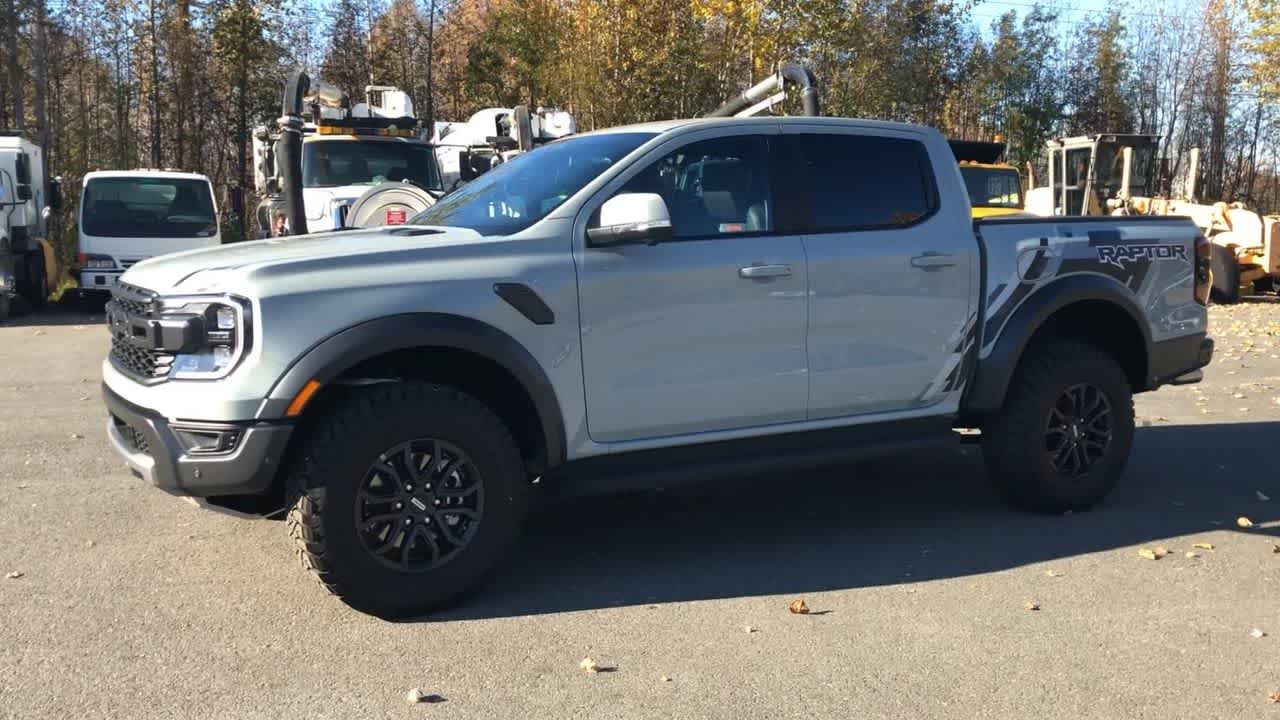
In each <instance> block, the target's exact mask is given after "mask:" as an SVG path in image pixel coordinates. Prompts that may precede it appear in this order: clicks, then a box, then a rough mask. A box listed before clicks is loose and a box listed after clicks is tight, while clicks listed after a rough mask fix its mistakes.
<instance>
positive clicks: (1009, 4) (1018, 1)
mask: <svg viewBox="0 0 1280 720" xmlns="http://www.w3.org/2000/svg"><path fill="white" fill-rule="evenodd" d="M1156 2H1160V3H1163V4H1164V5H1166V6H1182V7H1186V8H1188V9H1187V13H1188V14H1191V15H1195V14H1198V11H1199V8H1200V3H1199V2H1196V0H1171V1H1167V2H1166V0H1156ZM974 5H975V7H974V9H973V10H972V11H971V13H970V14H971V16H972V17H973V19H974V22H976V23H977V24H978V26H979V29H980V30H982V32H983V34H984V35H990V33H991V25H992V23H994V22H995V21H996V19H998V18H999V17H1000V16H1001V15H1003V14H1005V13H1006V12H1009V11H1010V10H1012V11H1014V12H1016V13H1018V15H1019V16H1022V15H1025V14H1026V13H1028V12H1030V10H1031V8H1032V7H1034V6H1035V2H1034V0H974ZM1042 5H1043V6H1044V7H1046V8H1049V9H1056V10H1057V11H1058V26H1059V29H1060V31H1061V32H1063V33H1064V34H1066V33H1069V32H1070V31H1072V30H1074V29H1075V28H1076V27H1077V26H1079V25H1082V24H1084V23H1087V22H1091V21H1093V20H1096V19H1101V18H1103V17H1105V16H1106V14H1107V12H1108V11H1109V10H1110V9H1117V10H1120V11H1121V13H1122V14H1123V15H1124V16H1125V17H1132V16H1134V15H1141V14H1144V13H1150V8H1151V7H1153V6H1152V5H1143V3H1140V2H1108V0H1045V1H1044V2H1043V3H1042ZM1166 12H1173V10H1172V8H1169V7H1166Z"/></svg>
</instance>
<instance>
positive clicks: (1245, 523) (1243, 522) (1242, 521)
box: [1236, 515, 1253, 529]
mask: <svg viewBox="0 0 1280 720" xmlns="http://www.w3.org/2000/svg"><path fill="white" fill-rule="evenodd" d="M1236 525H1239V526H1240V527H1242V528H1246V529H1248V528H1251V527H1253V521H1252V520H1250V519H1249V518H1247V517H1245V516H1243V515H1241V516H1240V517H1238V518H1236Z"/></svg>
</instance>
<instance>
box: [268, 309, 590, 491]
mask: <svg viewBox="0 0 1280 720" xmlns="http://www.w3.org/2000/svg"><path fill="white" fill-rule="evenodd" d="M415 347H443V348H451V349H454V350H465V351H467V352H471V353H475V354H476V355H480V356H482V357H485V358H487V359H489V360H492V361H494V362H496V363H497V364H498V365H500V366H501V367H502V368H503V369H505V370H506V371H507V372H508V373H510V374H511V375H512V377H514V378H515V379H516V380H517V381H518V382H519V383H520V385H521V386H522V387H523V388H524V390H525V392H527V393H528V394H529V398H530V399H531V400H532V401H533V405H534V407H535V408H536V410H537V412H538V419H539V421H540V423H541V425H542V430H543V435H544V438H543V439H544V442H545V444H546V452H547V455H546V457H547V463H548V466H549V467H555V466H556V465H559V464H561V463H563V462H564V459H565V445H566V443H565V431H564V419H563V416H562V414H561V412H560V404H559V401H558V400H557V399H556V394H555V389H554V388H553V386H552V385H551V381H550V380H549V379H548V378H547V375H546V373H545V372H543V370H542V367H541V366H540V365H539V364H538V361H537V360H536V359H534V357H533V355H532V354H530V352H529V351H528V350H526V349H525V348H524V346H522V345H521V344H520V343H518V342H516V340H515V339H514V338H512V337H511V336H510V335H508V334H506V333H504V332H502V331H501V330H499V329H497V328H495V327H493V326H492V325H489V324H486V323H483V322H481V321H479V320H475V319H472V318H468V317H462V316H460V315H448V314H443V313H407V314H403V315H391V316H389V317H384V318H379V319H377V320H370V321H367V322H364V323H361V324H359V325H355V326H352V327H349V328H347V329H345V330H341V331H339V332H337V333H335V334H333V335H330V336H329V337H328V338H326V339H324V340H322V341H320V342H319V343H317V344H316V345H314V346H312V347H311V348H310V349H309V350H307V351H306V352H305V353H303V354H302V355H301V357H299V358H298V359H297V360H295V361H294V363H293V364H292V365H291V366H290V367H289V369H288V370H286V371H285V373H284V375H283V376H281V377H280V379H279V380H277V381H276V384H275V385H274V386H273V387H272V389H271V392H270V393H268V395H267V399H266V401H264V402H263V404H262V407H261V408H260V409H259V412H258V417H259V418H262V419H277V418H281V417H284V414H285V409H286V408H287V407H288V406H289V403H290V402H291V401H292V400H293V398H294V397H295V396H297V394H298V393H299V392H300V391H301V390H302V388H303V387H304V386H305V385H306V384H307V383H308V382H309V381H311V380H315V381H317V382H319V383H320V384H321V385H322V386H324V385H327V384H329V383H330V382H331V381H332V380H333V379H334V378H336V377H338V376H339V375H341V374H342V373H343V372H345V371H347V370H349V369H351V368H352V367H355V366H356V365H358V364H360V363H361V362H363V361H365V360H368V359H370V358H373V357H376V356H378V355H382V354H384V353H388V352H393V351H396V350H407V349H409V348H415Z"/></svg>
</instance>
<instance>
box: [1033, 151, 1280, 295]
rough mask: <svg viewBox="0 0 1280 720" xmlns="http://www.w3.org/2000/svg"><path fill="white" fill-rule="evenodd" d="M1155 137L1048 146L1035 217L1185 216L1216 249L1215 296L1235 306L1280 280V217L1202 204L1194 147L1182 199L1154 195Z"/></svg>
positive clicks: (1226, 204)
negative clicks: (1044, 178) (1045, 174)
mask: <svg viewBox="0 0 1280 720" xmlns="http://www.w3.org/2000/svg"><path fill="white" fill-rule="evenodd" d="M1159 139H1160V137H1159V136H1158V135H1126V134H1120V133H1103V134H1098V135H1082V136H1077V137H1071V138H1059V139H1055V140H1050V141H1049V142H1048V143H1046V147H1045V153H1046V160H1047V163H1046V164H1047V166H1048V182H1047V183H1046V184H1045V185H1044V186H1042V187H1037V188H1035V189H1033V190H1029V191H1028V192H1027V194H1026V195H1027V212H1029V213H1031V214H1033V215H1042V216H1053V215H1063V216H1065V215H1184V216H1187V217H1190V218H1191V219H1192V220H1193V221H1194V222H1195V224H1196V225H1197V226H1198V227H1199V228H1200V230H1201V232H1203V233H1204V235H1205V237H1206V238H1208V239H1209V241H1210V242H1211V243H1213V250H1212V252H1213V256H1212V259H1213V297H1214V299H1215V300H1216V301H1218V302H1221V303H1233V302H1236V301H1238V300H1239V299H1240V296H1241V294H1242V293H1252V292H1254V291H1255V289H1256V288H1258V287H1260V286H1263V285H1267V284H1270V285H1272V286H1275V285H1276V280H1277V279H1280V216H1277V215H1267V216H1260V215H1259V214H1258V213H1256V212H1254V211H1252V210H1249V209H1248V208H1247V207H1245V205H1244V204H1243V203H1240V202H1213V203H1206V202H1199V201H1198V198H1197V197H1196V186H1195V182H1196V178H1197V175H1198V171H1199V156H1200V152H1199V150H1198V149H1193V150H1191V153H1190V170H1189V173H1188V178H1189V181H1188V182H1187V183H1186V187H1184V188H1183V189H1182V190H1181V192H1179V193H1178V195H1180V196H1181V197H1165V196H1163V195H1161V194H1159V193H1158V192H1157V189H1156V183H1157V179H1158V178H1157V168H1158V166H1159V163H1158V162H1157V159H1156V148H1157V146H1158V143H1159Z"/></svg>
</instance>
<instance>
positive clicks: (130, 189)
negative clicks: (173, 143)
mask: <svg viewBox="0 0 1280 720" xmlns="http://www.w3.org/2000/svg"><path fill="white" fill-rule="evenodd" d="M78 241H79V249H80V251H79V255H78V258H77V259H78V264H79V267H80V270H79V277H78V280H79V283H80V294H81V297H83V298H85V299H90V300H91V299H101V300H102V301H103V302H105V301H106V299H107V294H108V292H109V291H110V290H111V287H112V286H113V285H115V283H116V280H118V279H119V278H120V275H121V273H123V272H124V271H125V270H128V269H129V268H130V267H132V266H133V265H134V264H136V263H139V262H141V261H143V260H146V259H147V258H150V257H154V256H156V255H164V254H166V253H172V252H178V251H179V250H195V249H197V248H205V247H213V246H215V245H220V244H221V243H222V236H221V234H220V232H219V229H218V208H217V205H216V204H215V202H214V198H213V185H212V184H211V183H210V182H209V178H208V177H206V176H204V175H199V174H196V173H186V172H175V171H170V170H100V171H95V172H91V173H88V174H87V175H85V176H84V186H83V189H82V190H81V195H80V222H79V232H78Z"/></svg>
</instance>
